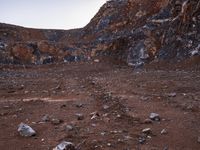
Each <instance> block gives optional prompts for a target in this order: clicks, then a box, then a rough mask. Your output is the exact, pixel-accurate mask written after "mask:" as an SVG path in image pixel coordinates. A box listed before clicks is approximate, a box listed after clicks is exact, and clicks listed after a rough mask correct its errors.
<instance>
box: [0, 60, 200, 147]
mask: <svg viewBox="0 0 200 150" xmlns="http://www.w3.org/2000/svg"><path fill="white" fill-rule="evenodd" d="M110 62H111V61H101V60H99V62H91V61H90V62H87V63H72V64H59V65H55V64H54V65H53V64H52V65H45V66H37V67H36V66H12V65H10V66H5V65H3V66H1V67H0V69H1V71H0V128H1V130H0V149H8V150H21V149H26V150H35V149H37V150H40V149H41V150H44V149H47V150H48V149H51V150H52V149H54V150H64V149H67V150H95V149H97V150H112V149H113V150H114V149H115V150H198V149H199V147H200V140H199V139H200V69H199V68H195V69H191V68H190V69H189V70H187V69H184V70H183V69H173V70H168V69H166V68H164V69H152V68H151V67H149V68H148V67H146V68H145V69H143V70H140V69H138V70H133V69H132V68H128V67H126V66H123V65H118V64H113V63H110ZM154 68H156V67H154Z"/></svg>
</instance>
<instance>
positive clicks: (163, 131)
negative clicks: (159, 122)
mask: <svg viewBox="0 0 200 150" xmlns="http://www.w3.org/2000/svg"><path fill="white" fill-rule="evenodd" d="M167 133H168V132H167V130H166V129H162V131H161V132H160V134H167Z"/></svg>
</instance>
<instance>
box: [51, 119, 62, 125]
mask: <svg viewBox="0 0 200 150" xmlns="http://www.w3.org/2000/svg"><path fill="white" fill-rule="evenodd" d="M62 122H63V121H62V120H60V119H57V118H52V119H51V123H52V124H53V125H59V124H60V123H62Z"/></svg>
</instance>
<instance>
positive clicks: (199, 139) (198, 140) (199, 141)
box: [197, 136, 200, 144]
mask: <svg viewBox="0 0 200 150" xmlns="http://www.w3.org/2000/svg"><path fill="white" fill-rule="evenodd" d="M197 142H198V143H199V144H200V136H199V137H198V138H197Z"/></svg>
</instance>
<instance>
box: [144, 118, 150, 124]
mask: <svg viewBox="0 0 200 150" xmlns="http://www.w3.org/2000/svg"><path fill="white" fill-rule="evenodd" d="M151 123H152V120H151V119H145V120H144V124H151Z"/></svg>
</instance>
